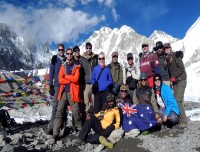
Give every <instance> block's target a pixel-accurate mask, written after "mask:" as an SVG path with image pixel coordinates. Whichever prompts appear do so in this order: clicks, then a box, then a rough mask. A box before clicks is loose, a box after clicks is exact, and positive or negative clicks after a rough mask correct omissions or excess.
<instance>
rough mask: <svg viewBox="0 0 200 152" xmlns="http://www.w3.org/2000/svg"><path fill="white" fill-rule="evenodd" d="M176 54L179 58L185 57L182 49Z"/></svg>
mask: <svg viewBox="0 0 200 152" xmlns="http://www.w3.org/2000/svg"><path fill="white" fill-rule="evenodd" d="M175 56H176V57H177V58H179V57H180V58H181V59H182V58H183V52H182V51H176V54H175Z"/></svg>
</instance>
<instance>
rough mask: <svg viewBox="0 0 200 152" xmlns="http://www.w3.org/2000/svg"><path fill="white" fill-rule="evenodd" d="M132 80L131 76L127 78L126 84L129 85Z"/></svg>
mask: <svg viewBox="0 0 200 152" xmlns="http://www.w3.org/2000/svg"><path fill="white" fill-rule="evenodd" d="M132 79H133V78H132V76H129V77H128V78H127V79H126V84H129V83H130V82H131V80H132Z"/></svg>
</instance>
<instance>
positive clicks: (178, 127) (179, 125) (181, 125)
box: [177, 124, 188, 130]
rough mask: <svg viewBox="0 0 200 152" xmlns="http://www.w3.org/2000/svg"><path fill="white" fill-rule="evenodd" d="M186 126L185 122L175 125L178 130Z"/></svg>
mask: <svg viewBox="0 0 200 152" xmlns="http://www.w3.org/2000/svg"><path fill="white" fill-rule="evenodd" d="M187 127H188V125H187V124H178V125H177V129H179V130H183V129H185V128H187Z"/></svg>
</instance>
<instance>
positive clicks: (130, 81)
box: [123, 53, 140, 100]
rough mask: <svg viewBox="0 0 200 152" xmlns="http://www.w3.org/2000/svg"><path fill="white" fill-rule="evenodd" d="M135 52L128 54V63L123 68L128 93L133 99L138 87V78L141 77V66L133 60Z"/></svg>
mask: <svg viewBox="0 0 200 152" xmlns="http://www.w3.org/2000/svg"><path fill="white" fill-rule="evenodd" d="M133 60H134V58H133V54H132V53H128V54H127V62H128V65H127V66H126V67H125V68H124V70H123V78H124V80H123V82H124V84H126V85H127V88H128V94H129V95H130V96H131V100H133V94H134V90H135V89H136V88H137V84H138V80H139V79H140V68H139V66H137V65H136V64H135V63H134V62H133Z"/></svg>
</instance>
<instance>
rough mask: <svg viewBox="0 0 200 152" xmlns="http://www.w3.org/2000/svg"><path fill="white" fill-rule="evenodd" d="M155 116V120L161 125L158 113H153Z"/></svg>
mask: <svg viewBox="0 0 200 152" xmlns="http://www.w3.org/2000/svg"><path fill="white" fill-rule="evenodd" d="M155 117H156V120H157V122H158V124H159V125H162V118H160V116H159V114H158V113H156V114H155Z"/></svg>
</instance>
